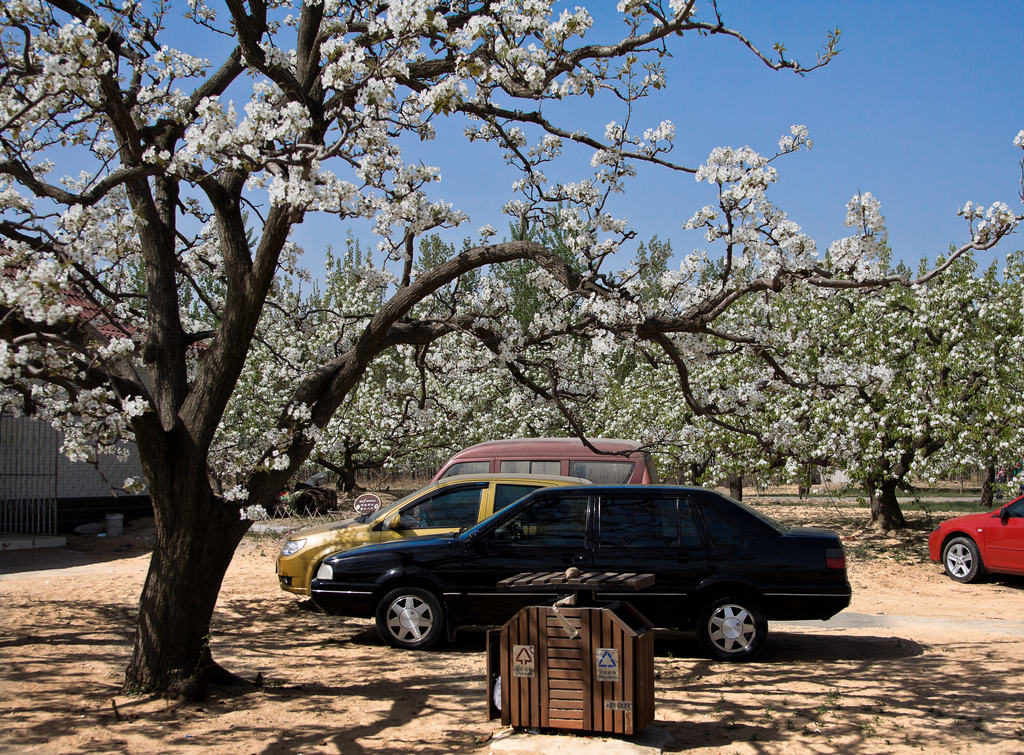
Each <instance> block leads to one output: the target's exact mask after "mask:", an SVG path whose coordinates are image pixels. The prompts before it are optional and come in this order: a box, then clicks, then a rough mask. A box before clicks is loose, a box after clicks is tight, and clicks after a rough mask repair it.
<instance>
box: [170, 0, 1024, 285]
mask: <svg viewBox="0 0 1024 755" xmlns="http://www.w3.org/2000/svg"><path fill="white" fill-rule="evenodd" d="M700 5H702V6H704V7H705V8H706V7H707V5H708V3H707V2H703V3H700ZM589 7H590V8H591V10H592V13H593V14H594V15H595V17H596V18H597V19H598V26H599V27H600V31H601V32H602V37H601V41H610V40H611V39H612V38H613V37H614V36H616V35H618V34H620V33H621V31H620V28H619V26H618V24H617V23H616V22H614V20H613V19H614V16H615V15H616V14H615V13H614V0H599V2H591V3H589ZM721 10H722V13H723V17H724V20H725V22H726V24H727V25H729V26H731V27H733V28H737V29H740V30H741V31H743V32H744V33H745V34H746V35H747V36H748V37H750V38H751V40H752V41H754V42H755V43H756V44H758V45H759V46H760V47H762V48H763V49H765V50H769V51H770V49H771V46H772V44H773V43H774V42H776V41H781V42H784V43H785V45H786V47H787V51H788V53H789V54H790V55H791V56H792V57H796V58H797V59H798V60H801V62H811V61H812V60H813V59H814V55H815V53H816V51H817V50H819V49H820V48H821V47H822V46H823V44H824V42H825V39H826V33H827V32H828V31H829V30H830V29H833V28H835V27H839V28H840V29H841V30H842V36H841V42H840V47H841V49H842V52H841V54H840V55H838V56H837V57H836V58H835V60H834V61H833V62H832V63H831V64H830V65H829V66H827V67H826V68H824V69H822V70H819V71H815V72H813V73H811V74H808V75H806V76H803V77H801V76H796V75H793V74H792V73H789V72H773V71H770V70H768V69H767V68H765V67H764V66H763V65H762V64H761V63H760V62H758V61H757V60H756V59H755V58H754V57H753V56H752V55H751V54H750V53H749V52H747V51H746V50H745V49H743V48H742V47H741V46H740V45H739V44H738V43H737V42H735V41H734V40H731V39H727V38H712V39H696V38H689V37H687V38H684V39H681V40H679V39H677V40H675V42H678V43H681V44H677V45H676V47H675V49H676V50H677V52H676V55H675V57H674V58H673V59H672V60H670V61H669V62H668V68H669V78H668V89H667V90H663V91H662V92H660V93H658V95H657V96H656V97H655V98H653V99H651V100H650V101H648V102H647V103H645V104H644V106H643V107H642V108H641V109H640V111H639V112H638V114H637V118H636V120H635V129H637V130H640V131H642V130H643V128H644V127H646V126H654V125H657V123H658V122H659V121H660V120H662V119H669V120H672V121H673V122H674V123H675V124H676V126H677V129H678V132H677V149H676V159H677V160H679V161H680V162H682V163H684V164H686V165H689V166H692V167H696V166H697V165H699V164H700V163H701V162H702V161H703V160H704V158H705V157H706V156H707V154H708V153H709V151H710V150H711V149H712V148H713V147H714V146H716V145H732V146H741V145H750V146H751V147H753V148H754V149H756V150H758V151H761V152H771V151H774V149H775V148H776V145H777V142H778V138H779V137H780V136H781V135H782V134H784V133H788V129H789V126H790V125H791V124H805V125H806V126H807V127H808V129H809V130H810V134H811V138H812V139H813V140H814V148H813V149H812V150H811V151H810V152H802V153H799V154H797V155H793V156H789V157H787V158H785V159H784V160H783V161H782V162H780V163H777V167H778V169H779V172H780V181H779V184H778V185H777V186H776V187H775V188H774V189H772V191H771V196H772V197H773V198H774V201H775V202H776V204H778V205H779V206H780V207H782V208H783V209H784V210H785V211H786V212H787V213H789V215H790V217H791V218H792V219H793V220H795V221H796V222H798V223H799V224H800V225H801V226H803V228H804V230H805V232H807V233H808V234H810V235H811V236H812V237H813V238H815V239H816V240H817V242H818V245H819V249H822V250H823V249H825V248H826V247H827V246H828V244H829V243H830V241H832V240H833V239H835V238H838V237H840V236H843V235H845V234H846V232H847V231H846V229H845V228H844V227H843V225H842V222H843V218H844V216H845V203H846V201H847V200H848V199H849V198H850V197H851V196H852V195H854V194H855V193H857V192H858V191H870V192H871V193H872V194H874V196H875V197H876V198H878V199H879V200H880V201H881V203H882V211H883V214H884V215H885V216H886V219H887V221H888V227H889V233H890V243H891V245H892V247H893V250H894V253H895V255H896V257H897V258H899V259H903V260H905V261H907V262H909V263H912V264H916V262H917V261H918V260H920V259H921V258H922V257H928V258H929V259H932V260H934V259H935V257H936V256H937V255H939V254H942V253H944V252H945V251H946V250H947V249H948V247H949V244H950V243H952V242H962V241H964V240H965V239H966V238H967V236H966V227H965V225H964V223H963V221H962V220H960V219H959V218H957V216H956V211H957V209H958V208H959V207H960V206H962V205H963V203H964V202H966V201H967V200H972V201H974V202H978V203H982V204H984V205H986V206H987V205H988V204H990V203H991V202H993V201H996V200H1001V201H1005V202H1007V203H1009V204H1010V205H1011V207H1014V208H1017V209H1019V207H1020V201H1019V199H1018V197H1017V194H1018V192H1019V191H1020V178H1021V176H1020V169H1019V166H1018V162H1019V160H1020V157H1021V151H1020V150H1019V149H1017V148H1015V147H1014V146H1013V138H1014V136H1015V135H1016V134H1017V132H1018V131H1019V130H1020V129H1024V104H1022V103H1024V100H1022V92H1021V83H1020V82H1021V80H1022V74H1024V2H1021V1H1020V0H993V1H988V2H981V3H963V2H947V1H945V0H942V1H931V2H927V3H926V2H899V1H898V0H888V1H885V0H863V1H862V2H856V3H854V2H824V1H822V0H818V1H816V2H815V1H812V0H786V1H784V2H775V3H767V2H763V1H757V0H740V1H739V2H728V1H726V0H723V2H722V3H721ZM183 46H185V45H183ZM186 47H187V46H186ZM573 107H574V111H573V115H574V117H575V123H576V125H578V126H582V127H584V128H586V129H587V130H588V131H589V132H590V133H592V134H595V135H597V134H601V133H603V129H604V124H605V123H606V122H607V121H608V120H610V119H612V118H615V117H616V115H615V114H609V112H608V111H602V110H601V108H600V107H599V106H598V104H597V103H591V102H589V101H587V102H584V103H581V104H575V105H574V106H573ZM609 116H610V117H609ZM460 133H461V129H460V128H453V129H451V133H450V134H449V133H446V132H445V131H444V130H443V129H442V130H441V135H440V137H439V138H438V140H436V141H435V142H433V143H429V144H426V145H422V146H420V145H418V144H415V145H412V146H413V147H414V148H415V149H416V150H417V151H409V152H407V155H406V156H407V159H411V158H414V157H420V158H422V159H423V160H424V161H425V162H428V163H433V164H437V165H439V166H440V167H441V169H442V172H443V175H444V178H445V183H444V185H443V187H442V190H441V191H440V192H438V196H439V197H443V198H445V199H447V200H448V201H451V202H453V203H454V204H455V205H456V206H458V207H460V208H462V209H464V210H465V211H467V212H469V214H470V216H471V220H470V222H469V223H468V224H467V225H465V226H463V227H462V228H460V229H458V230H457V231H455V232H452V233H450V234H448V237H449V238H451V239H452V240H456V239H460V238H462V237H464V236H467V235H474V234H475V231H476V230H477V229H478V228H480V227H481V226H483V225H485V224H488V223H489V224H491V225H493V226H495V227H496V228H498V229H499V231H500V232H501V233H504V232H505V229H506V228H507V225H508V221H507V219H505V218H504V216H503V215H501V212H500V208H501V205H502V204H503V203H504V202H505V201H507V199H509V198H510V196H511V194H510V190H509V185H510V184H511V182H512V181H513V180H514V179H515V177H516V176H515V175H514V174H512V173H510V172H504V171H503V170H502V168H501V165H500V160H499V159H498V158H497V157H496V155H495V153H494V152H493V151H491V149H490V148H489V147H483V146H478V145H466V144H465V142H464V140H462V139H461V137H460ZM570 163H571V161H570ZM563 170H564V171H565V172H564V174H562V175H563V176H564V177H565V178H574V177H575V178H580V177H583V176H585V175H587V173H588V171H589V166H588V164H587V162H586V161H585V160H584V159H579V160H577V161H576V162H575V164H568V165H566V166H563ZM711 201H713V194H712V192H711V191H710V189H709V187H708V186H707V185H698V184H696V183H695V181H694V179H693V177H692V176H688V175H682V174H678V173H669V172H667V171H664V170H662V169H657V170H645V171H643V173H642V174H641V180H638V181H634V182H633V183H632V185H630V187H629V189H628V192H627V195H626V196H624V197H620V198H619V200H618V205H617V210H618V212H617V214H619V215H623V216H625V217H628V218H629V219H630V221H631V223H632V224H633V226H634V227H635V228H636V230H637V232H638V236H639V238H641V239H647V238H650V237H651V236H653V235H657V236H659V237H660V238H661V239H663V240H664V239H669V240H671V241H672V243H673V247H674V249H675V250H676V251H677V252H683V253H685V252H689V251H690V250H692V249H693V248H695V247H698V246H701V245H702V243H703V239H702V237H701V236H700V235H699V234H695V233H692V232H691V233H685V232H683V231H681V229H680V227H681V225H682V223H683V222H684V221H685V220H686V219H687V218H688V217H689V216H690V215H691V214H692V213H693V211H694V210H696V209H697V208H699V207H701V206H703V205H704V204H707V203H709V202H711ZM352 228H353V230H354V232H355V233H356V234H357V235H359V236H360V237H361V238H363V239H364V240H365V241H371V238H370V235H369V233H368V231H367V230H365V228H363V229H360V228H359V227H352ZM345 230H346V229H345V227H339V225H338V224H337V223H336V222H333V221H331V220H330V219H311V220H310V221H307V223H306V224H305V226H304V227H303V228H301V229H299V230H298V231H297V232H296V234H295V236H294V238H295V239H296V240H297V241H299V242H300V243H301V244H303V246H304V247H306V249H307V251H308V252H309V253H310V254H309V257H308V260H307V262H308V264H309V265H310V266H311V267H315V265H316V259H317V258H318V256H319V253H320V251H321V250H322V249H323V248H324V247H325V246H326V245H327V244H333V245H334V246H335V247H338V246H340V245H341V244H342V243H343V239H344V234H345ZM1022 246H1024V244H1022V243H1021V240H1020V236H1019V234H1018V235H1015V236H1014V237H1011V239H1010V241H1009V242H1008V243H1007V242H1004V245H1003V246H1002V247H1000V249H999V250H998V251H997V252H995V253H989V254H988V255H986V256H985V257H983V258H982V260H983V261H988V260H991V259H993V258H1001V257H1002V254H1003V253H1005V252H1008V251H1011V250H1012V249H1016V248H1019V247H1022Z"/></svg>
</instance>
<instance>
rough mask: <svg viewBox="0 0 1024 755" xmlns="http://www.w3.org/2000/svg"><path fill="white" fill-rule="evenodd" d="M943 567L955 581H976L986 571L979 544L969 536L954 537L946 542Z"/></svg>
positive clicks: (943, 551)
mask: <svg viewBox="0 0 1024 755" xmlns="http://www.w3.org/2000/svg"><path fill="white" fill-rule="evenodd" d="M942 567H943V568H944V569H945V570H946V574H948V575H949V578H950V579H951V580H953V581H954V582H964V583H967V582H975V581H977V580H978V579H980V578H981V576H982V575H983V574H984V573H985V565H984V564H983V563H982V561H981V553H980V552H979V551H978V545H977V543H975V542H974V541H973V540H971V538H969V537H954V538H953V539H952V540H950V541H949V542H948V543H946V545H945V547H944V548H943V549H942Z"/></svg>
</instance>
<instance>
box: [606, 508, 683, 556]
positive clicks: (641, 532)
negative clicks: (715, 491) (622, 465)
mask: <svg viewBox="0 0 1024 755" xmlns="http://www.w3.org/2000/svg"><path fill="white" fill-rule="evenodd" d="M600 511H601V515H600V516H601V518H600V547H601V548H657V547H661V548H665V547H677V546H679V545H680V544H681V545H682V546H684V547H695V546H698V545H700V537H699V536H698V534H697V528H696V527H695V526H694V522H693V517H692V515H691V511H690V504H689V501H686V500H682V501H680V500H678V499H676V498H664V497H656V498H654V497H637V496H631V497H620V496H609V497H604V498H602V499H601V502H600Z"/></svg>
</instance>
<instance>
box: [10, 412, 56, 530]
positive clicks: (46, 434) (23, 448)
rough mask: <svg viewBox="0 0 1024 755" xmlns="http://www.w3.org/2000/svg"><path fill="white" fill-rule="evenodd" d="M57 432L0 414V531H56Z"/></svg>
mask: <svg viewBox="0 0 1024 755" xmlns="http://www.w3.org/2000/svg"><path fill="white" fill-rule="evenodd" d="M56 448H57V432H56V431H55V430H54V429H53V428H52V427H50V426H49V425H46V424H45V423H42V422H33V421H32V420H29V419H26V418H24V417H12V416H8V415H0V532H2V533H7V534H21V533H32V534H40V535H48V534H53V533H55V532H56V531H57V454H56Z"/></svg>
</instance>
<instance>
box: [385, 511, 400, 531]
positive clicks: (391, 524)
mask: <svg viewBox="0 0 1024 755" xmlns="http://www.w3.org/2000/svg"><path fill="white" fill-rule="evenodd" d="M384 526H385V527H387V528H388V529H389V530H400V529H402V515H401V514H395V515H393V516H390V517H388V520H387V522H385V524H384Z"/></svg>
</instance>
